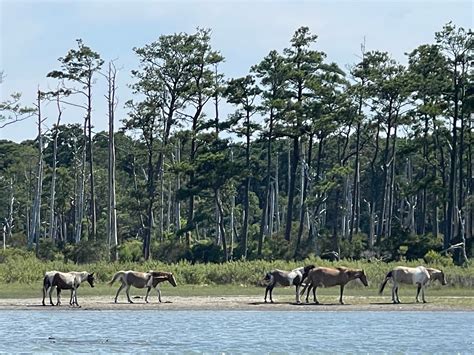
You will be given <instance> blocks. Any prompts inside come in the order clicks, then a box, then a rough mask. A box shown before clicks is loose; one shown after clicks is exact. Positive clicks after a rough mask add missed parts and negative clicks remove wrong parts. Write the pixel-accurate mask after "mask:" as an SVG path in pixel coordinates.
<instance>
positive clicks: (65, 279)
mask: <svg viewBox="0 0 474 355" xmlns="http://www.w3.org/2000/svg"><path fill="white" fill-rule="evenodd" d="M53 273H54V275H52V274H53ZM51 275H52V280H51V281H50V282H51V286H50V287H49V301H50V303H51V305H54V304H53V301H52V299H51V292H52V291H53V287H54V286H56V289H57V303H56V305H57V306H59V305H61V290H71V298H70V299H69V305H71V306H74V305H76V306H78V307H80V306H79V303H78V302H77V289H78V288H79V286H81V283H83V282H84V281H87V282H88V283H89V285H90V286H91V287H94V281H95V278H94V273H89V272H87V271H81V272H78V271H70V272H54V271H51V272H49V273H48V272H47V273H45V278H44V280H43V287H44V285H45V284H47V283H48V282H49V280H50V279H51ZM47 279H48V280H47ZM43 290H44V288H43ZM43 304H44V300H43Z"/></svg>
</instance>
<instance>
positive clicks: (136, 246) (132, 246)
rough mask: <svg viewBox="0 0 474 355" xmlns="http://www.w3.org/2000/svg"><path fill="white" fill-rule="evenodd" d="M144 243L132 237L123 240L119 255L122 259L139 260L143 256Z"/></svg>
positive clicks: (128, 260) (119, 247)
mask: <svg viewBox="0 0 474 355" xmlns="http://www.w3.org/2000/svg"><path fill="white" fill-rule="evenodd" d="M142 245H143V243H142V242H141V241H140V240H137V239H132V240H127V241H125V242H123V243H122V244H121V245H119V246H118V248H117V249H118V255H119V260H120V261H127V262H137V261H141V260H142V257H143V252H142Z"/></svg>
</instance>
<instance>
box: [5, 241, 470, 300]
mask: <svg viewBox="0 0 474 355" xmlns="http://www.w3.org/2000/svg"><path fill="white" fill-rule="evenodd" d="M307 264H315V265H317V266H330V267H335V266H347V267H353V268H361V269H364V270H365V272H366V274H367V277H368V280H369V283H370V287H369V288H368V289H369V290H370V291H371V292H372V291H374V290H376V289H377V287H378V285H380V282H382V280H383V279H384V277H385V275H386V273H387V272H388V271H389V270H390V269H391V268H393V267H394V266H396V265H401V264H402V265H407V266H417V265H420V264H424V265H427V264H426V263H424V262H423V261H422V260H419V261H412V262H397V263H385V262H379V261H376V262H368V261H360V260H357V261H354V260H342V261H339V262H329V261H323V260H321V259H318V258H311V259H306V260H304V261H300V262H293V261H284V260H278V261H264V260H255V261H233V262H229V263H225V264H191V263H189V262H179V263H174V264H165V263H161V262H158V261H149V262H144V263H107V262H100V263H94V264H81V265H76V264H74V263H64V262H58V261H54V262H50V261H41V260H39V259H37V258H36V257H34V255H32V254H31V253H28V252H23V251H9V250H7V251H6V252H2V253H0V297H2V295H6V294H7V293H5V291H1V290H7V289H8V288H10V289H13V288H14V287H16V286H14V285H25V286H26V285H29V286H31V287H33V285H34V286H35V287H37V286H38V285H40V284H41V280H42V278H43V275H44V272H45V271H48V270H59V271H72V270H76V271H82V270H87V271H89V272H95V274H96V277H97V281H98V284H99V285H100V284H102V283H105V282H106V281H109V280H110V279H111V278H112V275H113V274H114V273H115V272H116V271H118V270H140V271H147V270H151V269H153V270H162V271H171V272H173V273H174V274H175V276H176V279H177V280H178V283H179V284H180V286H181V287H180V288H182V287H183V286H186V287H188V286H189V287H191V285H198V286H199V285H201V286H202V285H227V286H226V287H223V288H222V290H225V289H226V288H228V287H229V285H231V287H232V288H233V287H238V289H240V290H245V289H252V288H256V286H261V285H262V279H263V277H264V275H265V273H266V272H268V271H270V270H272V269H274V268H279V269H284V270H291V269H294V268H296V267H299V266H301V265H307ZM427 266H430V267H435V268H439V269H442V270H443V271H444V272H445V274H446V278H447V281H448V285H449V286H450V288H452V287H455V288H467V289H471V290H472V289H473V288H474V266H472V265H471V266H469V267H458V266H454V265H442V264H440V263H433V264H429V265H427ZM434 287H437V286H434ZM18 288H20V289H21V286H18ZM348 288H356V289H359V288H362V286H361V285H360V283H358V282H353V283H350V284H349V285H348ZM100 289H101V286H99V288H98V289H97V290H100ZM196 289H199V288H196ZM219 289H220V288H219ZM256 289H257V290H258V288H256ZM84 292H86V291H84ZM101 292H102V291H101ZM103 292H109V291H103ZM110 292H112V293H113V291H110ZM173 292H174V291H173ZM223 292H224V291H223Z"/></svg>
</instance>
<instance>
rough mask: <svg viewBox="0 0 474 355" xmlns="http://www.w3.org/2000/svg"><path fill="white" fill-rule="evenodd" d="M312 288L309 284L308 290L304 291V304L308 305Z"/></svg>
mask: <svg viewBox="0 0 474 355" xmlns="http://www.w3.org/2000/svg"><path fill="white" fill-rule="evenodd" d="M312 288H313V285H312V284H309V286H308V289H307V291H306V303H309V292H310V291H311V289H312Z"/></svg>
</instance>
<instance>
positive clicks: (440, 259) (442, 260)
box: [423, 250, 454, 267]
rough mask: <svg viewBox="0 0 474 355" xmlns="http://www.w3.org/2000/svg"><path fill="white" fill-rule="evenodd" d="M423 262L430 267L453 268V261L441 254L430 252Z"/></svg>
mask: <svg viewBox="0 0 474 355" xmlns="http://www.w3.org/2000/svg"><path fill="white" fill-rule="evenodd" d="M423 260H424V261H425V262H426V263H427V264H430V265H442V266H445V267H446V266H453V265H454V263H453V259H452V258H449V257H447V256H443V255H441V254H440V253H438V252H436V251H434V250H429V251H428V252H427V253H426V254H425V256H423Z"/></svg>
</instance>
